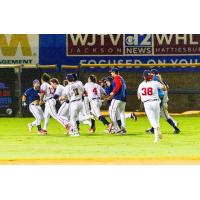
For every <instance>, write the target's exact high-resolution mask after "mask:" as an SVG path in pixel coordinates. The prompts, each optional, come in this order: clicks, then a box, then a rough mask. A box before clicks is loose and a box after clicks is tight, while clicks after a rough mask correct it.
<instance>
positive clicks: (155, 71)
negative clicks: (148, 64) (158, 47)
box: [151, 69, 159, 75]
mask: <svg viewBox="0 0 200 200" xmlns="http://www.w3.org/2000/svg"><path fill="white" fill-rule="evenodd" d="M151 73H152V74H155V75H157V74H159V72H158V70H157V69H152V70H151Z"/></svg>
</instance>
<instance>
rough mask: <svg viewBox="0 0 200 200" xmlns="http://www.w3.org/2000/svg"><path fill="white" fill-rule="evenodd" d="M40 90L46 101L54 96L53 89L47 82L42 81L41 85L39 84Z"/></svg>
mask: <svg viewBox="0 0 200 200" xmlns="http://www.w3.org/2000/svg"><path fill="white" fill-rule="evenodd" d="M40 91H41V93H43V94H44V101H47V100H48V99H51V98H53V96H54V89H53V87H52V86H51V85H50V84H49V83H46V82H44V83H42V85H41V86H40Z"/></svg>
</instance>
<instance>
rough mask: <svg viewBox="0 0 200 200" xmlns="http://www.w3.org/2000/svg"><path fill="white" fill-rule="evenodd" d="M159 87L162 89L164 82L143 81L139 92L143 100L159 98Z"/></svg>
mask: <svg viewBox="0 0 200 200" xmlns="http://www.w3.org/2000/svg"><path fill="white" fill-rule="evenodd" d="M158 89H162V84H161V83H159V82H158V81H147V82H146V81H143V82H142V83H141V84H140V85H139V87H138V94H139V95H140V96H141V100H142V102H146V101H151V100H159V96H158Z"/></svg>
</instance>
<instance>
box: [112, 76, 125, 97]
mask: <svg viewBox="0 0 200 200" xmlns="http://www.w3.org/2000/svg"><path fill="white" fill-rule="evenodd" d="M112 87H113V92H114V96H113V99H116V100H121V101H126V99H127V93H126V83H125V81H124V79H123V78H122V77H121V76H120V75H117V76H115V77H114V80H113V82H112Z"/></svg>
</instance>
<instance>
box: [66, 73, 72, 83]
mask: <svg viewBox="0 0 200 200" xmlns="http://www.w3.org/2000/svg"><path fill="white" fill-rule="evenodd" d="M66 78H67V80H68V81H69V82H72V81H74V76H73V75H72V74H67V76H66Z"/></svg>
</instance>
